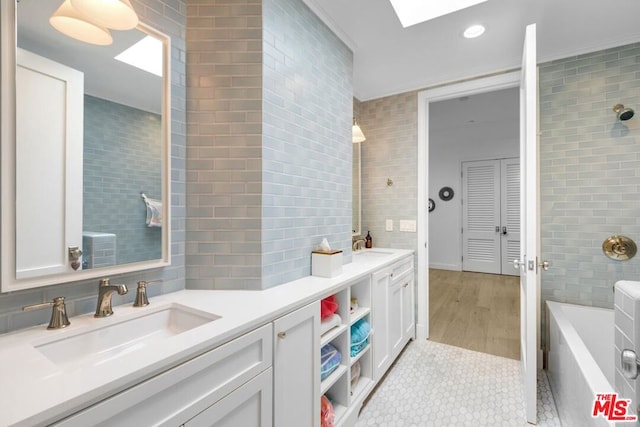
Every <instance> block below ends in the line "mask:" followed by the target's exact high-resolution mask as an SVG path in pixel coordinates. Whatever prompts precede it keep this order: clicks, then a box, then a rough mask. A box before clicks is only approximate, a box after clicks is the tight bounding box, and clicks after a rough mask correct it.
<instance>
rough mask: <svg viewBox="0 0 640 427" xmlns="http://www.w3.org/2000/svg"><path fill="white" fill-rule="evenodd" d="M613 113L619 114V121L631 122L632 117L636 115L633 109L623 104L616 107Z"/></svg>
mask: <svg viewBox="0 0 640 427" xmlns="http://www.w3.org/2000/svg"><path fill="white" fill-rule="evenodd" d="M613 111H615V112H616V113H617V114H618V119H619V120H622V121H625V120H629V119H630V118H631V117H633V114H634V112H633V110H632V109H631V108H628V107H625V106H624V105H622V104H616V105H614V106H613Z"/></svg>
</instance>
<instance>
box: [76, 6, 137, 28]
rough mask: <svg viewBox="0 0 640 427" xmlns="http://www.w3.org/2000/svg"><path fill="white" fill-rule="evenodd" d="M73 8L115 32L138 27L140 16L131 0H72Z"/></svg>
mask: <svg viewBox="0 0 640 427" xmlns="http://www.w3.org/2000/svg"><path fill="white" fill-rule="evenodd" d="M71 4H72V5H73V7H74V8H75V9H76V10H77V11H78V12H80V13H81V14H82V15H84V16H86V17H89V18H90V19H91V20H92V21H94V22H97V23H98V24H100V25H102V26H104V27H107V28H111V29H114V30H130V29H132V28H135V27H136V25H138V15H137V14H136V12H135V10H133V6H131V3H130V2H129V0H71Z"/></svg>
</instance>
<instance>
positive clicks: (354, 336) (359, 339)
mask: <svg viewBox="0 0 640 427" xmlns="http://www.w3.org/2000/svg"><path fill="white" fill-rule="evenodd" d="M370 332H371V325H369V322H367V321H366V320H365V319H360V320H358V321H357V322H356V323H354V324H353V325H351V351H350V354H351V357H355V356H357V355H358V353H360V352H361V351H362V349H364V348H365V347H366V346H367V344H368V343H369V333H370Z"/></svg>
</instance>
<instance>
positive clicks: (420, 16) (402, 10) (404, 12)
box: [389, 0, 487, 28]
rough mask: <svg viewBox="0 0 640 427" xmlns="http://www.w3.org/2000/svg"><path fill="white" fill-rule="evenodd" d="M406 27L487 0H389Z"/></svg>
mask: <svg viewBox="0 0 640 427" xmlns="http://www.w3.org/2000/svg"><path fill="white" fill-rule="evenodd" d="M389 1H390V2H391V5H392V6H393V9H394V10H395V11H396V15H398V19H400V23H401V24H402V26H403V27H404V28H407V27H410V26H411V25H415V24H419V23H421V22H424V21H428V20H430V19H434V18H437V17H439V16H443V15H448V14H449V13H453V12H457V11H459V10H462V9H466V8H468V7H471V6H473V5H476V4H479V3H483V2H485V1H487V0H446V1H424V0H421V1H420V0H389Z"/></svg>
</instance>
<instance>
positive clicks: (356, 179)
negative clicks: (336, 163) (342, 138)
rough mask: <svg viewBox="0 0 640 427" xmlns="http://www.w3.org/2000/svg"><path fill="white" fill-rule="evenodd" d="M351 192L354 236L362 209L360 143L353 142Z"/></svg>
mask: <svg viewBox="0 0 640 427" xmlns="http://www.w3.org/2000/svg"><path fill="white" fill-rule="evenodd" d="M352 145H353V192H352V197H353V200H352V205H351V206H352V209H353V211H352V217H351V218H352V224H351V229H352V232H353V235H354V236H359V235H360V234H361V231H360V222H361V220H360V218H361V215H362V209H361V207H360V200H361V194H360V192H361V183H360V179H361V177H360V173H361V172H360V143H359V142H356V143H353V144H352Z"/></svg>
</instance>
